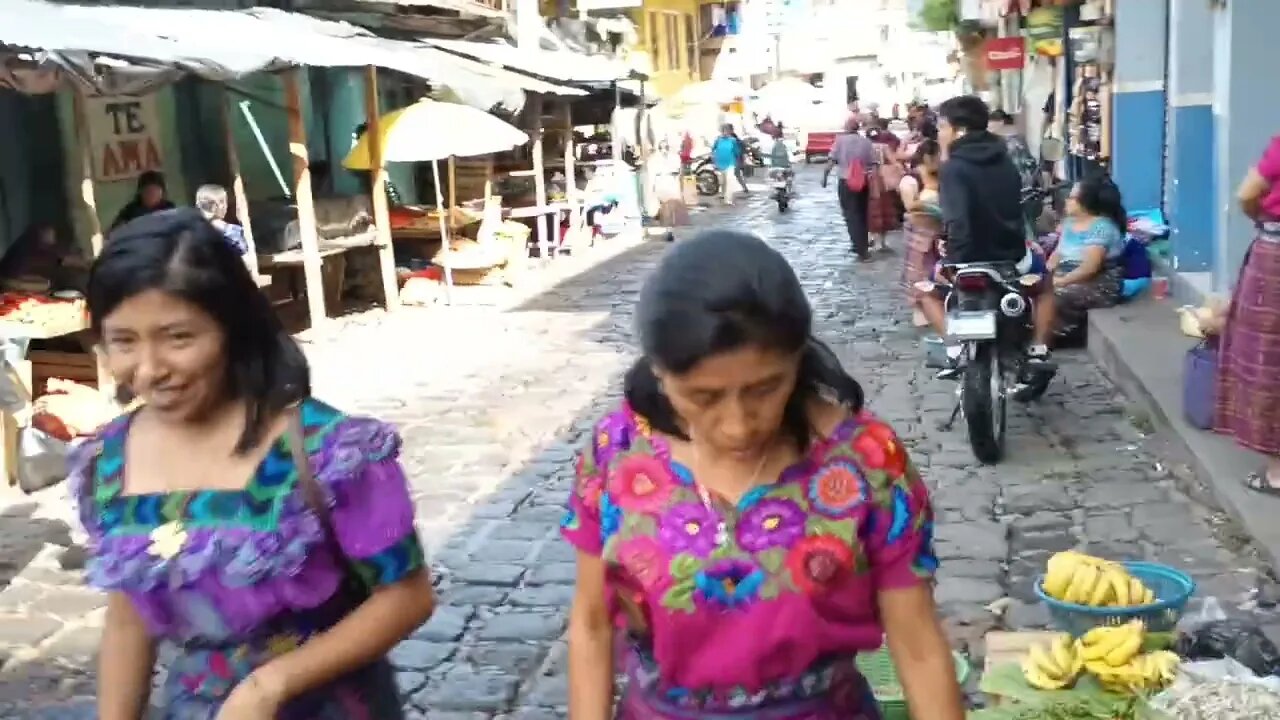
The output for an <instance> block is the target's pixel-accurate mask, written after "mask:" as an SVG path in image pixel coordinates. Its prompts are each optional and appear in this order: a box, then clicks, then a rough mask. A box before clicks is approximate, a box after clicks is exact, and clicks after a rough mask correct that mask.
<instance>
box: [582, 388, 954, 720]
mask: <svg viewBox="0 0 1280 720" xmlns="http://www.w3.org/2000/svg"><path fill="white" fill-rule="evenodd" d="M721 519H723V521H724V523H725V527H726V528H727V530H728V539H727V541H726V542H724V543H723V544H718V543H717V538H716V534H717V528H718V526H719V523H720V521H721ZM562 533H563V535H564V537H565V538H566V539H567V540H568V541H569V542H570V543H572V544H573V545H574V546H575V547H576V548H578V549H579V550H580V551H582V552H585V553H589V554H592V555H597V556H600V557H602V558H603V559H604V560H605V562H606V563H607V566H608V578H607V582H608V586H609V589H610V591H611V593H612V594H613V596H614V597H612V598H611V601H613V603H614V607H615V608H616V609H619V612H616V613H615V618H616V622H617V623H618V625H619V626H620V627H621V628H624V629H625V628H626V626H627V622H626V617H627V614H626V613H623V612H621V611H620V609H621V607H622V606H624V605H629V606H633V607H635V608H637V609H638V610H639V612H640V614H641V615H642V616H643V618H644V625H645V626H646V627H647V631H646V632H645V633H644V634H643V636H641V637H638V638H636V639H635V643H634V647H633V648H632V649H631V650H632V652H631V657H630V658H629V659H628V660H627V663H628V671H629V672H630V674H631V675H632V682H631V683H630V686H629V687H630V690H629V693H630V694H631V695H636V696H638V697H633V698H631V702H633V703H634V702H640V703H646V702H647V703H648V704H645V705H644V710H643V715H645V716H647V717H649V718H659V717H667V715H665V714H664V709H666V708H668V707H670V708H679V709H681V710H682V711H683V712H685V713H687V712H688V711H690V710H693V711H694V712H697V711H698V710H704V711H707V712H712V711H717V712H724V711H738V710H741V711H750V710H751V709H752V708H759V710H758V711H753V712H755V714H752V715H751V716H752V717H766V715H762V714H760V712H761V711H763V710H765V709H766V708H775V707H776V708H777V709H778V710H779V711H780V712H779V713H773V712H770V713H769V714H768V715H767V717H770V718H774V717H776V718H786V719H787V720H791V719H792V718H827V717H833V718H834V717H841V718H848V717H873V715H872V714H870V713H871V712H873V711H867V713H868V714H865V715H857V714H855V713H856V712H860V711H861V710H862V709H863V708H864V705H863V704H862V703H863V702H864V701H866V700H868V698H866V697H864V696H865V695H866V693H865V686H861V685H860V682H861V679H860V678H859V677H858V676H857V675H856V672H854V671H853V670H852V667H853V666H852V658H853V656H854V655H855V654H856V653H858V652H861V651H869V650H873V649H875V648H877V647H879V646H880V644H881V641H882V636H883V629H882V627H881V626H880V623H879V619H878V611H877V607H876V592H877V590H883V589H891V588H905V587H911V586H914V585H917V584H919V583H921V582H926V581H927V580H928V578H930V577H931V576H932V574H933V573H934V571H935V570H936V568H937V564H938V563H937V560H936V558H935V556H934V554H933V543H932V535H933V519H932V511H931V509H930V504H929V497H928V490H927V489H926V487H925V484H924V482H923V481H922V480H921V478H920V476H919V474H918V473H917V472H916V470H915V468H914V467H913V466H912V464H911V462H910V459H909V458H908V456H907V453H906V450H905V448H904V447H903V446H902V443H901V442H900V441H899V440H898V437H897V435H896V434H895V433H894V432H893V430H892V429H890V428H889V426H888V425H886V424H884V423H883V422H880V421H879V420H877V419H875V418H874V417H872V416H871V415H869V414H867V413H865V412H864V413H861V414H859V415H858V416H856V417H851V418H849V419H847V420H845V421H844V422H842V423H841V424H840V425H839V426H838V427H837V428H836V429H835V430H834V431H833V432H832V433H831V435H829V436H828V437H826V438H824V439H822V440H820V441H818V442H815V443H814V444H813V446H812V447H811V448H810V449H809V452H808V453H807V454H806V456H805V457H804V458H802V459H801V460H800V461H798V462H796V463H794V464H792V465H791V466H790V467H788V468H787V469H786V470H784V471H783V472H782V473H781V475H780V476H779V478H778V479H777V480H776V482H774V483H772V484H769V485H765V486H761V487H758V488H756V489H754V490H752V491H751V492H749V493H748V494H747V495H746V496H745V497H743V498H742V500H741V501H740V502H739V503H738V504H737V506H736V507H734V508H732V509H730V510H729V511H728V512H726V513H725V514H724V516H723V518H721V516H719V515H718V514H717V511H716V510H712V509H709V508H708V507H707V506H706V505H705V504H704V503H703V502H702V501H701V499H700V498H699V496H698V493H697V491H696V490H695V486H694V484H693V481H692V476H691V475H690V472H689V470H688V468H686V467H685V466H683V465H681V464H680V463H678V462H676V461H673V460H672V459H671V456H670V452H669V449H668V447H667V445H666V442H665V441H664V440H663V438H661V437H660V436H656V435H652V434H650V432H649V428H648V424H647V423H646V422H645V421H644V419H643V418H641V417H639V416H637V415H636V414H635V413H633V412H632V411H631V410H630V409H629V408H627V407H625V406H624V407H623V408H621V409H620V410H618V411H616V412H614V413H611V414H609V415H607V416H606V417H605V418H604V419H602V420H601V421H600V422H599V423H598V424H597V425H596V427H595V430H594V433H593V439H592V444H591V447H589V448H587V449H586V450H585V451H584V452H583V453H582V455H581V456H580V458H579V460H578V467H577V474H576V482H575V487H574V491H573V493H572V494H571V496H570V499H569V508H568V512H567V513H566V515H565V518H564V521H563V522H562ZM619 600H621V601H622V602H619ZM633 625H634V623H633ZM842 684H843V685H847V686H848V687H847V688H845V689H844V691H845V692H844V694H845V695H848V694H849V693H850V692H852V693H854V694H856V695H857V697H854V698H846V699H844V700H837V699H836V698H837V697H838V696H839V695H840V694H841V692H842V688H841V687H840V686H841V685H842ZM850 688H852V689H850ZM837 702H840V703H844V705H842V706H841V707H842V708H844V709H845V710H847V711H848V714H839V713H837V714H832V715H828V714H826V712H827V711H833V710H834V709H835V707H834V705H830V704H829V703H837ZM788 703H789V704H788ZM796 703H799V704H796ZM815 703H817V705H815ZM824 703H828V704H826V705H824ZM624 705H627V703H625V702H624ZM818 706H822V707H826V708H827V710H815V709H814V708H817V707H818ZM784 707H788V708H791V707H794V708H796V709H795V711H794V712H789V711H786V710H783V708H784ZM682 716H683V715H682ZM623 717H629V716H628V715H627V714H626V712H625V709H624V712H623Z"/></svg>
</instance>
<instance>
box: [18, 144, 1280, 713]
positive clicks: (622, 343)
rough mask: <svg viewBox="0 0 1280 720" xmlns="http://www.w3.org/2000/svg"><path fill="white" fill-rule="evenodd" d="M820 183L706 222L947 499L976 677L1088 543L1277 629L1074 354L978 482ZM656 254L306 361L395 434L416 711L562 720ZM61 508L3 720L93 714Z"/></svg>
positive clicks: (26, 564)
mask: <svg viewBox="0 0 1280 720" xmlns="http://www.w3.org/2000/svg"><path fill="white" fill-rule="evenodd" d="M816 178H817V173H816V171H815V170H807V171H804V172H803V173H802V174H801V177H800V183H799V184H800V188H801V190H802V192H803V195H802V196H801V197H800V198H799V199H798V200H797V201H796V202H795V203H794V205H793V206H792V210H791V211H790V212H789V213H787V214H785V215H779V214H778V213H777V211H776V209H775V208H774V207H773V206H772V205H771V204H769V203H768V202H767V198H765V197H763V193H761V192H758V193H757V194H756V195H755V196H753V197H752V198H750V199H749V200H747V201H746V202H745V203H742V204H740V205H738V206H736V207H734V208H728V209H724V208H717V209H712V210H708V211H705V212H703V213H700V214H697V215H695V223H696V224H697V225H700V226H711V225H723V226H729V225H732V226H734V227H739V228H749V229H751V230H752V231H754V232H757V233H759V234H761V235H762V236H764V237H765V238H766V239H768V240H769V241H770V242H772V243H774V244H775V246H776V247H778V248H779V249H781V250H782V251H783V252H784V253H786V254H787V256H788V257H789V258H790V259H791V260H792V262H793V263H794V264H795V266H796V268H797V270H798V272H799V274H800V277H801V279H802V280H803V282H804V283H805V285H806V288H807V289H808V292H809V294H810V297H811V299H812V301H813V303H814V306H815V310H816V318H817V323H818V329H819V332H820V334H821V335H822V336H823V337H824V338H826V339H828V340H829V341H830V342H831V343H832V344H833V346H834V347H835V349H836V350H837V352H838V353H839V354H840V355H841V357H842V358H843V359H844V361H845V362H846V363H847V365H848V367H849V368H850V369H851V370H852V371H853V372H854V374H855V375H856V376H857V377H858V379H859V380H860V381H861V382H862V383H863V384H864V385H865V387H866V389H867V392H868V397H869V398H870V405H871V407H872V409H873V410H875V411H876V412H878V413H879V414H881V415H882V416H883V417H884V418H885V419H887V420H888V421H890V422H891V423H892V424H893V425H894V426H895V427H896V428H897V429H898V431H899V432H900V433H901V434H902V435H903V436H904V437H905V438H906V440H907V443H908V445H909V446H910V448H911V450H912V452H913V454H914V456H915V459H916V461H917V463H918V464H919V465H920V466H921V468H922V470H923V471H924V472H925V474H926V476H927V478H928V480H929V482H930V484H931V486H932V487H933V489H934V500H935V503H936V507H937V511H938V515H939V518H940V523H939V528H938V531H937V544H938V548H937V549H938V554H939V556H940V557H941V558H942V560H943V564H942V570H941V574H940V581H939V584H938V587H937V600H938V602H939V604H940V605H941V607H942V609H943V612H944V614H945V616H946V622H947V626H948V630H949V632H950V633H951V635H952V637H953V639H954V641H955V643H956V645H957V647H958V648H960V649H962V650H964V651H966V652H968V653H969V654H970V656H971V658H973V659H974V660H975V661H980V658H981V654H982V644H981V642H980V640H981V637H982V636H983V634H984V633H985V632H986V631H988V630H990V629H992V628H996V627H1011V628H1032V627H1041V626H1044V625H1046V624H1047V622H1048V618H1047V616H1046V615H1045V613H1044V611H1043V610H1042V609H1041V608H1040V607H1039V606H1038V605H1037V604H1036V603H1035V599H1034V597H1033V596H1032V593H1031V582H1032V578H1033V577H1034V576H1035V575H1036V573H1037V572H1039V570H1040V568H1041V567H1043V563H1044V560H1045V559H1046V557H1047V555H1048V554H1050V553H1052V552H1054V551H1056V550H1061V549H1065V548H1068V547H1076V546H1082V547H1087V548H1088V549H1089V550H1090V551H1092V552H1096V553H1098V554H1102V555H1106V556H1110V557H1116V558H1148V559H1155V560H1160V561H1164V562H1169V563H1172V564H1175V565H1178V566H1179V567H1182V568H1184V569H1186V570H1188V571H1190V572H1191V573H1192V574H1194V575H1195V576H1196V578H1197V580H1198V581H1199V582H1200V586H1201V591H1202V594H1203V595H1214V596H1217V597H1219V598H1220V599H1222V601H1223V604H1224V606H1226V607H1227V608H1228V609H1229V610H1231V611H1232V612H1236V613H1245V614H1257V615H1259V617H1260V620H1261V621H1263V622H1265V623H1271V622H1275V620H1274V618H1273V616H1272V614H1271V611H1269V610H1259V609H1257V607H1256V606H1257V602H1256V600H1255V597H1254V596H1255V592H1256V588H1257V586H1258V585H1259V583H1260V582H1261V581H1263V580H1265V576H1264V575H1263V574H1262V573H1260V571H1259V569H1258V565H1257V562H1256V561H1255V560H1254V559H1253V557H1252V553H1251V551H1250V548H1249V547H1248V544H1247V542H1246V541H1243V540H1241V539H1239V538H1238V537H1236V535H1235V533H1234V532H1233V531H1232V526H1231V524H1230V523H1228V522H1226V521H1225V520H1223V518H1222V517H1221V516H1220V515H1218V514H1216V513H1213V512H1211V511H1209V510H1206V509H1205V508H1203V507H1201V506H1199V505H1197V504H1195V503H1193V502H1191V501H1190V500H1188V499H1187V498H1186V497H1185V496H1184V495H1182V494H1181V493H1180V492H1179V491H1178V490H1177V489H1176V488H1177V487H1178V486H1180V483H1179V482H1178V481H1177V479H1176V478H1175V477H1174V476H1173V474H1172V473H1171V472H1170V470H1169V467H1171V466H1173V465H1174V463H1171V462H1169V461H1162V460H1161V459H1160V457H1159V456H1158V455H1159V452H1160V448H1161V444H1160V443H1159V441H1158V438H1148V437H1146V436H1145V435H1144V433H1143V432H1142V431H1141V430H1140V429H1139V426H1140V425H1141V422H1140V421H1139V422H1136V423H1135V421H1134V420H1133V419H1131V418H1130V417H1128V415H1127V413H1126V403H1125V401H1124V399H1123V398H1121V397H1118V396H1117V393H1116V391H1115V389H1114V388H1113V387H1112V386H1111V385H1110V384H1109V383H1108V382H1107V381H1106V380H1105V379H1104V378H1103V376H1102V375H1101V374H1100V373H1099V371H1098V370H1097V369H1096V368H1095V367H1094V366H1093V365H1092V364H1091V363H1089V362H1088V361H1087V358H1086V357H1084V356H1083V355H1080V354H1061V355H1060V356H1059V357H1060V360H1061V363H1062V371H1061V378H1060V379H1059V380H1058V381H1056V383H1055V385H1054V387H1053V389H1052V390H1051V391H1050V393H1049V394H1048V395H1047V396H1046V398H1045V399H1044V400H1043V401H1042V402H1041V403H1040V404H1038V405H1036V406H1034V407H1030V408H1026V409H1023V408H1016V409H1015V410H1014V412H1013V413H1012V414H1011V417H1010V446H1011V447H1010V452H1009V457H1008V458H1007V459H1006V461H1005V462H1003V463H1002V464H1000V465H999V466H997V467H981V466H976V465H975V464H974V463H973V460H972V456H971V454H970V451H969V448H968V446H967V444H966V442H965V438H964V435H963V433H962V432H961V431H960V430H958V429H957V430H954V431H951V432H942V431H940V430H938V429H937V424H938V423H939V422H940V421H941V420H942V419H944V418H945V417H946V415H947V414H948V413H949V411H950V408H951V406H952V403H953V391H954V386H953V385H951V384H948V383H945V382H942V381H937V380H934V379H932V377H931V373H930V372H928V371H925V370H923V369H922V368H921V366H920V351H919V348H918V334H917V332H916V331H915V330H913V329H912V328H911V327H910V324H909V322H907V313H906V312H905V310H904V307H903V301H902V291H901V290H900V289H899V287H898V284H897V283H898V277H899V271H900V267H901V256H900V255H888V256H886V257H883V258H881V259H878V260H877V261H875V262H874V263H871V264H867V265H856V264H855V263H853V262H851V259H850V256H849V254H848V253H847V244H846V240H845V239H844V238H843V231H842V228H841V223H840V219H839V217H838V211H837V209H836V205H835V202H834V192H833V191H830V190H825V191H823V190H820V189H819V188H818V187H817V182H816ZM664 247H665V245H664V244H663V243H660V242H635V243H630V244H624V245H618V246H615V247H612V248H610V249H608V250H596V251H593V252H592V253H591V254H590V257H589V258H587V259H576V260H573V261H566V262H567V263H569V264H568V265H566V267H569V268H575V267H577V266H583V267H585V266H586V265H588V264H589V263H588V260H590V261H598V262H596V264H595V266H594V267H591V268H589V269H586V270H585V271H584V272H582V273H581V274H579V275H577V276H575V277H571V278H566V279H564V280H563V281H562V282H560V283H559V284H558V285H556V286H555V287H553V288H551V289H549V290H546V291H545V292H541V293H539V294H536V295H534V296H532V297H530V298H529V299H528V300H526V301H524V302H523V303H520V304H518V305H516V306H514V307H510V308H506V309H504V308H500V307H477V306H462V307H453V308H437V309H432V310H422V311H405V312H403V313H398V314H396V315H392V316H387V315H379V314H372V315H368V316H365V317H362V318H357V319H355V320H351V321H347V322H344V323H342V324H341V325H339V326H338V327H336V328H333V329H330V330H328V331H326V332H324V333H320V334H318V335H317V336H316V337H314V338H312V339H310V340H309V341H308V342H307V347H308V351H309V353H310V354H311V356H312V357H313V359H314V364H315V376H316V377H315V386H316V387H317V389H318V392H319V394H320V395H321V396H322V397H324V398H326V399H328V400H330V401H331V402H334V403H335V404H338V405H340V406H343V407H346V408H349V409H351V410H353V411H359V412H365V413H371V414H374V415H377V416H380V417H383V418H386V419H389V420H393V421H395V422H397V423H398V424H399V426H400V428H401V430H402V432H403V435H404V440H405V452H404V462H405V465H406V468H407V470H408V471H409V473H410V475H411V477H412V479H413V484H414V488H413V490H414V498H415V502H416V504H417V509H418V513H419V528H420V531H421V533H422V536H423V538H424V540H425V541H426V543H427V545H428V547H429V550H430V553H431V556H432V558H433V566H434V570H435V572H436V574H437V579H438V587H439V591H440V607H439V609H438V610H437V612H436V614H435V616H434V617H433V618H432V619H431V621H430V622H429V623H428V624H427V625H426V626H425V627H423V628H422V629H421V630H420V631H419V632H418V633H416V634H415V635H414V636H413V637H412V638H411V639H409V640H407V641H405V642H404V643H403V644H402V645H401V646H399V647H398V648H397V649H396V650H395V652H394V660H395V662H396V664H397V666H398V667H399V669H400V674H399V678H400V682H401V685H402V688H403V690H404V693H405V696H406V697H407V698H408V699H409V702H410V704H411V705H412V707H413V708H414V709H415V712H421V713H425V712H427V710H428V709H429V714H430V717H432V718H436V719H438V720H462V719H463V718H466V719H468V720H470V719H473V718H475V719H478V718H494V717H497V718H507V719H515V718H520V719H523V720H535V719H540V718H557V717H564V709H563V708H564V706H565V704H566V694H567V677H566V672H565V665H566V660H565V643H564V640H563V635H564V630H565V615H566V610H567V607H568V603H569V599H570V596H571V593H572V582H573V572H574V568H573V564H572V560H573V555H572V552H571V551H570V549H569V547H568V546H567V545H565V544H564V543H562V542H560V541H558V540H557V536H556V527H557V521H558V520H559V517H560V514H561V506H562V504H563V502H564V499H565V494H566V492H567V491H568V487H569V483H570V466H571V458H572V455H573V453H574V451H575V449H576V447H577V446H578V443H579V442H580V439H581V437H582V436H583V434H584V433H585V432H586V431H587V430H588V428H589V427H590V425H591V423H592V421H593V420H594V418H595V417H596V416H598V414H599V413H601V412H602V411H603V410H605V409H606V408H607V407H608V406H609V405H610V404H611V403H612V402H614V401H615V399H616V396H617V379H618V376H619V372H620V371H621V370H622V369H623V368H624V367H625V365H626V364H627V363H628V362H629V361H630V359H631V312H632V304H633V302H634V299H635V295H636V292H637V290H638V288H639V285H640V283H641V281H642V278H643V276H644V273H645V271H646V270H647V269H648V268H650V267H651V266H652V265H653V263H654V261H655V260H656V258H657V257H658V256H659V255H660V254H661V252H662V250H663V248H664ZM575 263H576V265H575ZM370 368H376V369H374V370H370ZM68 508H69V506H68V503H67V502H66V500H65V498H63V497H60V496H56V495H55V496H52V497H50V498H42V499H37V500H35V501H25V502H17V503H11V504H9V505H8V507H4V506H3V505H0V549H3V552H0V573H2V574H0V587H3V586H4V584H5V583H6V582H7V583H8V584H7V587H4V589H3V591H0V648H4V649H2V650H0V660H7V663H6V664H5V666H4V672H3V673H2V674H0V717H6V718H13V717H21V718H81V717H83V718H89V717H93V712H92V709H91V705H90V704H89V702H88V701H87V700H86V699H85V698H86V697H87V694H88V693H90V692H91V685H89V682H90V679H89V677H88V672H89V671H87V670H85V668H87V667H88V665H89V662H90V657H91V656H92V654H93V652H94V650H95V647H96V642H97V635H98V632H99V627H100V624H101V610H100V607H101V604H102V599H101V597H100V596H99V595H97V594H95V593H92V592H90V591H87V590H85V589H83V588H81V587H80V586H79V584H78V580H77V576H76V574H75V573H74V572H70V571H65V570H62V569H60V565H64V564H65V565H69V566H74V558H69V559H68V558H66V557H64V556H66V555H68V554H70V555H74V554H75V551H74V550H71V551H67V550H66V549H65V548H66V547H67V546H68V545H70V544H71V536H70V533H69V532H68V529H67V524H66V523H67V522H68V521H69V520H70V517H69V515H70V513H69V512H68ZM15 575H16V578H15V577H14V576H15ZM10 578H13V579H12V580H10ZM1002 598H1008V600H1006V601H1003V602H996V601H999V600H1001V599H1002ZM993 603H994V604H993ZM993 609H994V611H993ZM6 702H7V703H10V705H9V706H6V704H5V703H6Z"/></svg>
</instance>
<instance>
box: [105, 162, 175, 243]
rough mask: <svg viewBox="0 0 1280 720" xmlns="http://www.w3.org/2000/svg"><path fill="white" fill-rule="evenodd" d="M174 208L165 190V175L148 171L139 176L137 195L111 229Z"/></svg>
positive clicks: (122, 211) (121, 210)
mask: <svg viewBox="0 0 1280 720" xmlns="http://www.w3.org/2000/svg"><path fill="white" fill-rule="evenodd" d="M173 207H174V206H173V203H172V202H169V197H168V190H166V189H165V184H164V175H162V174H161V173H158V172H156V171H155V170H148V171H147V172H144V173H142V174H141V175H139V176H138V192H137V194H136V195H134V196H133V199H132V200H130V201H129V204H128V205H125V206H124V207H123V208H121V209H120V214H118V215H116V219H115V220H114V221H113V222H112V223H111V229H112V230H115V229H116V228H118V227H120V226H121V225H124V224H125V223H128V222H129V221H130V220H136V219H137V218H140V217H142V216H143V215H150V214H151V213H153V212H160V211H161V210H172V209H173Z"/></svg>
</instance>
